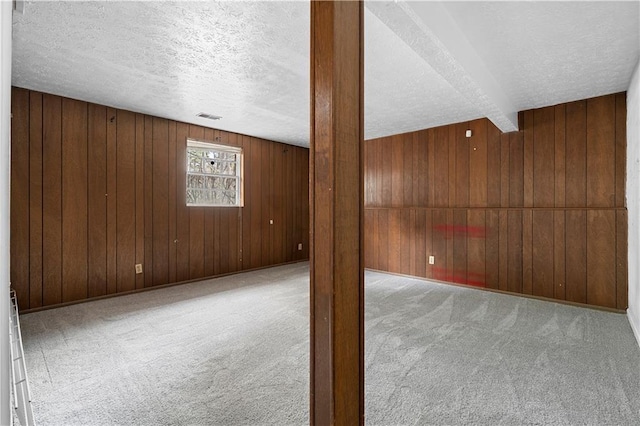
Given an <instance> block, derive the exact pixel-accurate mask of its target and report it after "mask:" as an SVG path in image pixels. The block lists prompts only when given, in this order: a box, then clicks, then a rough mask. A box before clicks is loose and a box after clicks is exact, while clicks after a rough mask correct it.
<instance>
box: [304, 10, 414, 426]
mask: <svg viewBox="0 0 640 426" xmlns="http://www.w3.org/2000/svg"><path fill="white" fill-rule="evenodd" d="M363 20H364V3H363V2H312V3H311V150H310V153H311V161H310V164H311V169H310V190H311V192H310V195H311V196H310V200H311V211H312V213H311V224H312V225H311V235H312V250H313V251H312V255H311V362H310V367H311V392H310V393H311V409H310V421H311V424H314V425H330V424H345V425H347V424H348V425H356V424H361V425H362V424H364V269H363V267H364V253H363V250H362V248H363V239H362V237H363V231H364V230H363V212H364V208H363V206H364V196H363V194H362V192H363V189H364V182H363V167H362V164H363V155H362V154H363V153H362V141H363V137H364V121H363V115H364V102H363V96H364V86H363V65H364V58H363V56H364V55H363V49H362V41H363V34H364V31H363V23H364V22H363ZM403 146H404V144H403ZM394 151H395V150H394ZM401 160H404V156H400V157H396V156H395V155H392V162H393V163H397V162H398V161H401ZM402 162H403V161H402ZM402 177H403V173H402V171H401V170H397V169H396V170H395V171H394V173H393V177H392V187H395V186H396V185H397V182H398V180H400V182H402ZM395 193H396V191H394V194H395ZM403 197H404V192H400V193H399V194H398V195H395V196H394V198H393V199H392V202H393V203H395V202H402V201H403V200H404V198H403ZM407 217H409V215H406V214H404V215H403V214H401V215H400V218H407ZM401 220H402V219H400V223H398V222H399V221H398V217H396V216H394V217H393V218H392V220H391V221H390V223H391V224H392V226H393V227H394V228H395V227H397V226H401ZM396 266H397V265H396Z"/></svg>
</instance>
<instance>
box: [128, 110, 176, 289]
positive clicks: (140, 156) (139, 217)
mask: <svg viewBox="0 0 640 426" xmlns="http://www.w3.org/2000/svg"><path fill="white" fill-rule="evenodd" d="M144 168H145V155H144V116H143V115H142V114H136V177H135V179H136V259H135V263H136V264H141V265H144V264H145V257H144V251H145V239H144V223H145V222H144V220H145V196H144V194H145V192H144V179H145V174H144ZM187 263H188V262H187ZM143 270H144V269H143ZM184 279H186V278H184ZM140 288H144V275H143V274H141V273H137V272H136V289H140Z"/></svg>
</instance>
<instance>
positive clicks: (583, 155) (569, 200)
mask: <svg viewBox="0 0 640 426" xmlns="http://www.w3.org/2000/svg"><path fill="white" fill-rule="evenodd" d="M566 126H567V127H566V129H565V135H566V139H565V149H566V154H565V155H566V166H565V167H566V169H565V177H566V180H565V185H566V188H567V189H568V190H567V191H566V192H565V203H566V204H565V205H566V207H583V206H586V205H587V108H586V102H585V101H578V102H571V103H568V104H567V105H566Z"/></svg>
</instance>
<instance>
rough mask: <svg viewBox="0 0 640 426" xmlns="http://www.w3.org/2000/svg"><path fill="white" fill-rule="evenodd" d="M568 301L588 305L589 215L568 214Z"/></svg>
mask: <svg viewBox="0 0 640 426" xmlns="http://www.w3.org/2000/svg"><path fill="white" fill-rule="evenodd" d="M565 231H566V235H567V239H566V242H565V246H566V272H565V273H566V281H567V283H566V300H569V301H571V302H579V303H587V214H586V211H584V210H569V211H567V212H566V223H565Z"/></svg>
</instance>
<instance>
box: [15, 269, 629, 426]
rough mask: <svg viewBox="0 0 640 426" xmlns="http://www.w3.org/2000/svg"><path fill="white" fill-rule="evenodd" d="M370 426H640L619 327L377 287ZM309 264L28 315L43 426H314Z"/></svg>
mask: <svg viewBox="0 0 640 426" xmlns="http://www.w3.org/2000/svg"><path fill="white" fill-rule="evenodd" d="M366 280H367V293H366V303H367V305H366V321H367V323H366V333H367V334H366V365H367V368H366V418H367V424H371V425H426V424H438V425H441V424H447V425H458V424H473V425H496V424H504V425H516V424H540V425H548V424H557V425H574V424H592V425H635V424H640V423H639V421H640V420H639V419H640V349H639V348H638V346H637V344H636V342H635V340H634V338H633V335H632V332H631V328H630V327H629V324H628V323H627V319H626V317H625V316H623V315H620V314H612V313H606V312H600V311H595V310H590V309H584V308H576V307H571V306H566V305H559V304H555V303H549V302H541V301H536V300H531V299H524V298H520V297H515V296H507V295H500V294H494V293H489V292H482V291H477V290H473V289H465V288H460V287H453V286H447V285H441V284H436V283H427V282H424V281H419V280H412V279H408V278H402V277H397V276H391V275H386V274H381V273H375V272H367V274H366ZM308 282H309V281H308V264H306V263H300V264H295V265H287V266H281V267H276V268H271V269H266V270H262V271H256V272H250V273H245V274H241V275H235V276H231V277H226V278H219V279H215V280H208V281H204V282H200V283H192V284H187V285H181V286H176V287H171V288H166V289H162V290H155V291H150V292H145V293H140V294H135V295H130V296H123V297H118V298H113V299H106V300H101V301H96V302H90V303H85V304H80V305H74V306H70V307H66V308H60V309H54V310H48V311H43V312H39V313H33V314H28V315H23V316H22V317H21V322H22V333H23V339H24V343H25V352H26V357H27V366H28V369H29V370H28V372H29V378H30V382H31V390H32V394H33V399H34V403H33V404H34V410H35V416H36V421H37V422H38V424H40V425H139V426H144V425H263V424H264V425H267V424H268V425H302V424H307V423H308V419H307V418H308V387H309V379H308V368H309V361H308V357H309V330H308V327H309V325H308V324H309V320H308V312H309V292H308Z"/></svg>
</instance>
